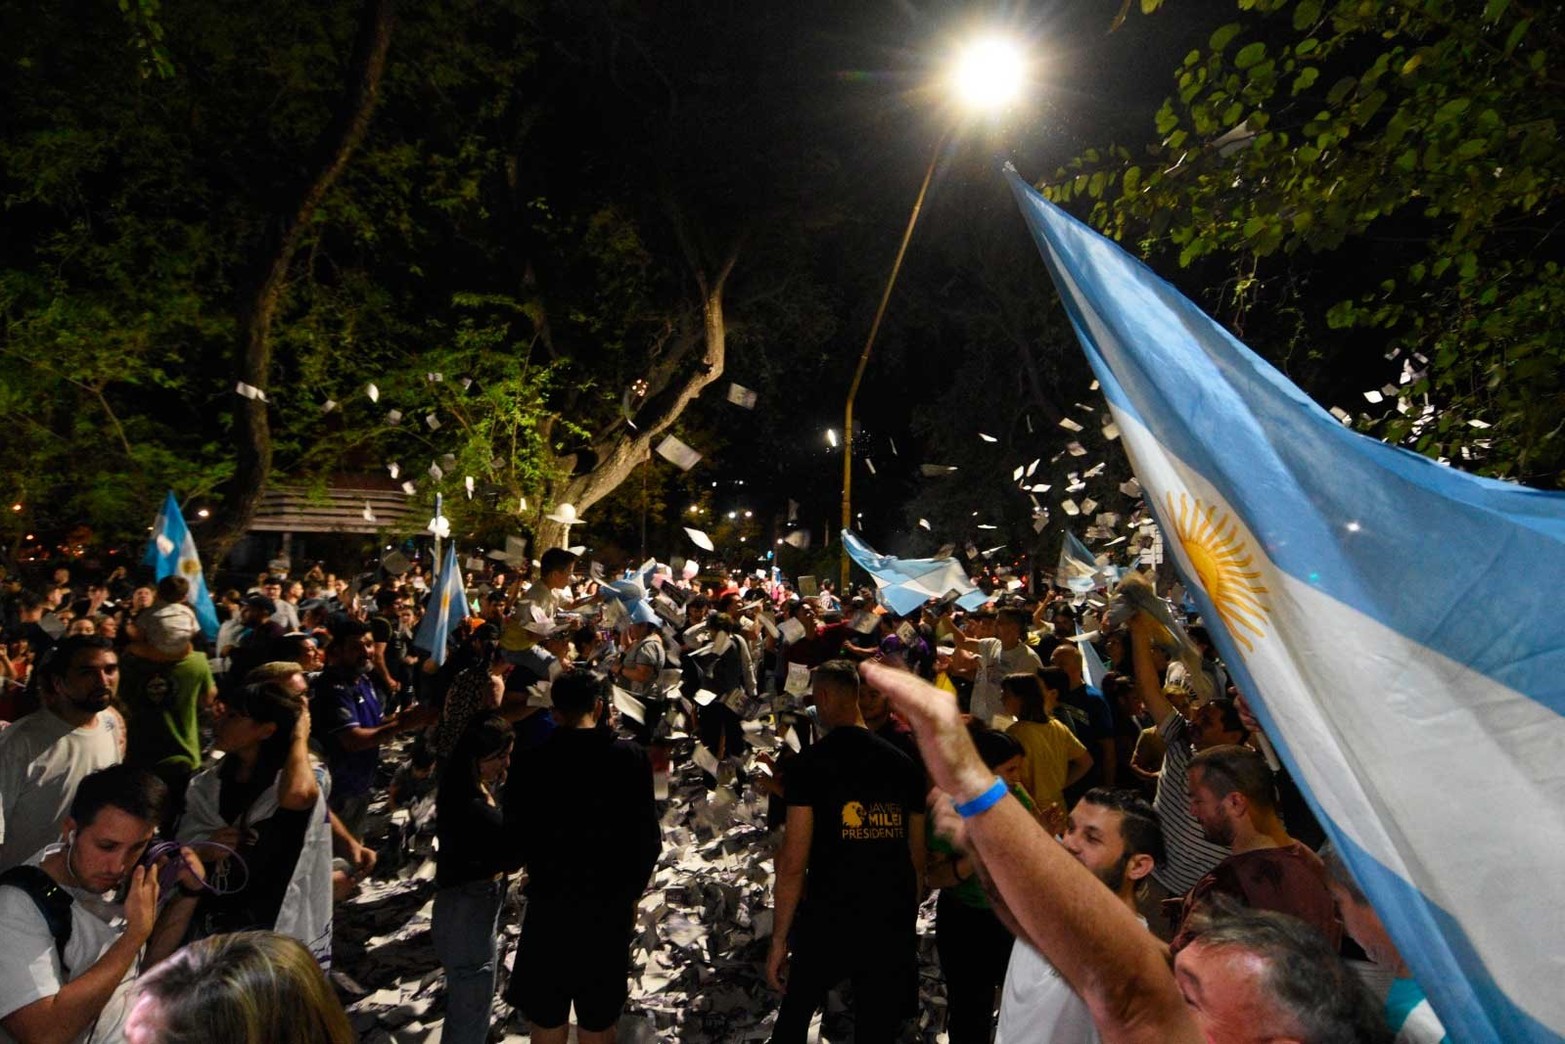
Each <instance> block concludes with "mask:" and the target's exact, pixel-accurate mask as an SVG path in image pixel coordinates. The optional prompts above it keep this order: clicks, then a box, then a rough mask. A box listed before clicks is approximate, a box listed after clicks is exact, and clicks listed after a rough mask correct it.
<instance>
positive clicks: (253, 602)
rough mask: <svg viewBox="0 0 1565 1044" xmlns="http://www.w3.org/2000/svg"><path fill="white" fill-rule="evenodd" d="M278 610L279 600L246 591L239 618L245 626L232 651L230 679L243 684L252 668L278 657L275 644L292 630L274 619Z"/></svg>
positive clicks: (230, 681)
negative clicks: (288, 630)
mask: <svg viewBox="0 0 1565 1044" xmlns="http://www.w3.org/2000/svg"><path fill="white" fill-rule="evenodd" d="M276 612H277V603H276V602H274V601H272V600H271V599H270V598H268V597H267V596H266V595H264V594H253V595H246V596H245V598H244V600H243V601H241V602H240V603H239V622H240V624H241V625H242V626H243V627H244V630H243V631H242V632H241V633H240V635H239V642H238V644H236V645H235V646H234V647H233V649H232V650H231V651H230V652H229V653H228V672H227V678H225V679H224V680H225V681H226V682H228V683H229V684H232V685H241V684H243V683H244V679H245V678H246V677H248V676H249V674H250V672H251V671H253V670H255V669H256V668H257V667H259V666H261V664H263V663H267V662H268V661H270V660H272V659H273V658H274V657H273V656H272V646H273V645H274V644H275V643H276V641H277V639H279V638H281V637H282V636H283V635H284V634H287V633H288V632H287V631H285V630H283V628H282V627H281V626H280V625H279V624H278V623H277V621H276V620H274V619H272V617H273V616H274V615H275V614H276Z"/></svg>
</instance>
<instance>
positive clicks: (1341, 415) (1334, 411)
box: [1331, 406, 1353, 424]
mask: <svg viewBox="0 0 1565 1044" xmlns="http://www.w3.org/2000/svg"><path fill="white" fill-rule="evenodd" d="M1331 415H1332V416H1333V417H1335V418H1337V419H1338V420H1339V421H1341V422H1342V423H1343V424H1347V423H1349V422H1350V421H1352V420H1353V415H1352V414H1350V413H1349V412H1348V411H1347V410H1345V409H1343V408H1342V407H1341V406H1333V407H1332V408H1331Z"/></svg>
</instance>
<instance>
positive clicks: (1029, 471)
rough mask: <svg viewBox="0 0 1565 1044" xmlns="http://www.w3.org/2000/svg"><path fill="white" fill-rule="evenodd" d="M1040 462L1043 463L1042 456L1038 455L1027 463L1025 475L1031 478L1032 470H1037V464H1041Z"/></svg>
mask: <svg viewBox="0 0 1565 1044" xmlns="http://www.w3.org/2000/svg"><path fill="white" fill-rule="evenodd" d="M1042 463H1043V458H1042V457H1039V458H1038V459H1037V460H1035V461H1033V462H1032V463H1031V464H1029V465H1027V477H1028V478H1032V476H1033V472H1035V471H1037V470H1038V465H1039V464H1042Z"/></svg>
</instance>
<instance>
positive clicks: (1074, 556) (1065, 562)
mask: <svg viewBox="0 0 1565 1044" xmlns="http://www.w3.org/2000/svg"><path fill="white" fill-rule="evenodd" d="M1099 571H1100V567H1099V566H1098V559H1097V556H1096V555H1094V554H1093V553H1092V552H1091V551H1089V550H1088V549H1087V545H1086V544H1083V543H1082V542H1081V540H1080V539H1079V538H1078V537H1077V536H1076V534H1075V533H1072V532H1071V531H1070V530H1068V529H1067V530H1066V531H1065V540H1064V542H1063V543H1061V544H1060V561H1059V565H1058V567H1057V568H1056V569H1055V573H1054V582H1055V583H1057V584H1059V585H1060V586H1061V587H1064V588H1068V589H1069V590H1072V591H1075V592H1076V593H1077V594H1087V593H1089V592H1091V591H1093V590H1094V589H1096V588H1097V586H1098V573H1099Z"/></svg>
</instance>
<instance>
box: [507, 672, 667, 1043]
mask: <svg viewBox="0 0 1565 1044" xmlns="http://www.w3.org/2000/svg"><path fill="white" fill-rule="evenodd" d="M606 687H607V682H606V680H605V679H604V678H602V677H601V676H599V675H596V674H593V673H592V672H591V671H587V670H581V669H578V670H571V671H566V672H565V673H563V674H561V675H560V676H559V677H557V678H556V679H555V680H554V683H553V685H551V686H550V697H551V699H552V701H553V703H554V716H555V718H556V719H557V720H558V722H559V725H560V727H559V728H558V729H556V730H555V731H554V733H553V734H552V735H550V737H549V738H548V739H547V740H545V741H544V742H543V743H542V744H540V745H539V746H537V747H535V748H534V749H533V750H532V751H530V752H529V753H528V755H527V757H526V758H522V759H518V760H517V761H515V762H513V768H514V770H515V774H514V775H513V776H511V778H510V780H509V781H508V782H507V784H506V790H505V800H504V801H503V802H502V804H503V805H504V806H505V821H506V833H507V838H508V840H509V841H510V843H511V844H512V845H513V850H514V853H515V857H516V861H517V862H518V863H521V864H525V865H526V867H527V889H526V892H527V914H526V917H525V918H524V919H523V921H522V938H521V942H520V943H519V945H518V947H517V951H516V963H515V968H514V970H513V971H512V973H511V980H510V983H509V984H508V985H507V987H506V994H505V999H506V1000H507V1001H508V1002H510V1004H511V1005H512V1006H513V1007H516V1008H518V1009H519V1010H520V1011H521V1012H522V1014H523V1015H524V1016H526V1018H527V1020H528V1021H529V1022H530V1023H531V1024H532V1037H531V1038H530V1039H531V1040H532V1041H533V1044H565V1041H566V1039H567V1035H568V1033H569V1029H570V1027H569V1016H570V1010H571V1004H572V1002H575V1005H576V1026H577V1030H578V1034H577V1037H578V1039H579V1040H580V1041H581V1042H582V1044H609V1042H611V1041H612V1040H613V1039H614V1027H615V1025H616V1024H617V1023H618V1022H619V1017H620V1011H621V1010H622V1009H623V1008H624V1005H625V1000H626V998H627V997H628V996H629V990H628V989H627V985H626V980H627V977H628V975H629V971H630V941H631V935H632V932H633V931H634V929H635V918H636V903H637V902H638V901H640V899H641V894H642V893H643V892H644V891H646V887H647V881H648V880H649V879H650V878H651V876H652V868H653V866H654V865H655V864H656V863H657V857H658V853H659V852H660V851H661V850H662V847H663V841H662V836H661V834H660V832H659V830H658V816H657V805H656V803H655V801H654V799H653V794H652V763H651V762H650V761H649V760H648V758H647V752H646V751H645V750H644V749H642V748H641V747H640V746H639V745H637V744H635V743H633V742H631V741H629V740H622V739H618V738H616V737H615V735H614V733H612V732H611V731H609V730H608V729H606V728H602V727H600V726H598V725H597V724H596V722H597V721H598V719H599V718H600V717H601V716H602V713H603V705H604V692H605V690H606Z"/></svg>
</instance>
